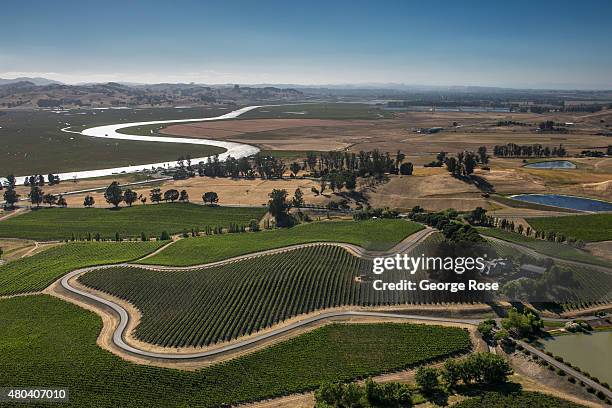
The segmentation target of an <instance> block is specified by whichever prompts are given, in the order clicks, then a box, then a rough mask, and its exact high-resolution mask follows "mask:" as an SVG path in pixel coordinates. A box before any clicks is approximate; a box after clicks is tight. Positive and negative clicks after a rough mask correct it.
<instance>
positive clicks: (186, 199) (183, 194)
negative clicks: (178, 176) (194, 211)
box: [179, 190, 189, 203]
mask: <svg viewBox="0 0 612 408" xmlns="http://www.w3.org/2000/svg"><path fill="white" fill-rule="evenodd" d="M179 201H180V202H182V203H188V202H189V193H187V190H181V193H180V197H179Z"/></svg>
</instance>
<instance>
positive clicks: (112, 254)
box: [0, 241, 163, 296]
mask: <svg viewBox="0 0 612 408" xmlns="http://www.w3.org/2000/svg"><path fill="white" fill-rule="evenodd" d="M161 245H163V242H161V241H158V242H154V241H149V242H75V243H68V244H64V245H60V246H57V247H53V248H50V249H47V250H45V251H42V252H39V253H37V254H36V255H33V256H30V257H27V258H21V259H18V260H15V261H12V262H9V263H7V264H5V265H2V266H0V296H1V295H12V294H15V293H23V292H34V291H38V290H42V289H44V288H46V287H47V286H49V285H50V284H51V283H53V281H54V280H56V279H58V278H59V277H60V276H62V275H64V274H66V273H68V272H70V271H72V270H74V269H77V268H83V267H85V266H93V265H103V264H112V263H117V262H127V261H132V260H134V259H138V258H140V257H143V256H145V255H146V254H148V253H150V252H153V251H154V250H156V249H157V248H159V247H160V246H161Z"/></svg>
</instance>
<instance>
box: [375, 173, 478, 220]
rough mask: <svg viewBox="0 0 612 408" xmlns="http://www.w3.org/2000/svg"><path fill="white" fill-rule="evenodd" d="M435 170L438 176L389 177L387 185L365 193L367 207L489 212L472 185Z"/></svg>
mask: <svg viewBox="0 0 612 408" xmlns="http://www.w3.org/2000/svg"><path fill="white" fill-rule="evenodd" d="M428 170H430V169H428ZM431 170H433V169H431ZM436 170H437V173H438V174H430V175H426V176H425V175H424V176H418V175H416V174H418V173H415V175H413V176H393V177H391V178H390V180H389V182H388V183H385V184H382V185H380V186H377V187H375V188H373V189H372V191H370V192H369V193H368V198H369V201H370V204H371V205H372V206H373V207H392V208H401V209H410V208H412V207H414V206H416V205H419V206H421V207H423V208H425V209H426V210H434V211H437V210H444V209H447V208H454V209H456V210H459V211H463V210H472V209H474V208H475V207H478V206H480V207H483V208H490V206H489V205H488V203H487V201H486V199H485V198H483V197H482V193H481V192H480V191H479V190H478V189H477V188H476V187H475V186H474V185H472V184H468V183H464V182H462V181H460V180H458V179H456V178H453V177H452V176H451V175H450V174H448V172H446V170H444V169H436ZM431 173H433V171H431Z"/></svg>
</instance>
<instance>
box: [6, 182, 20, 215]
mask: <svg viewBox="0 0 612 408" xmlns="http://www.w3.org/2000/svg"><path fill="white" fill-rule="evenodd" d="M17 201H19V194H18V193H17V191H16V190H15V186H14V185H13V187H11V185H10V184H9V185H8V186H7V188H6V191H5V192H4V202H5V204H4V207H5V208H11V209H14V208H15V203H16V202H17Z"/></svg>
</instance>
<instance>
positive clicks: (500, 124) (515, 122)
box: [497, 120, 529, 126]
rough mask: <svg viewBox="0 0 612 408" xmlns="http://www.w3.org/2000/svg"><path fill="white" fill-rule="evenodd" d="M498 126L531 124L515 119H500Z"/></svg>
mask: <svg viewBox="0 0 612 408" xmlns="http://www.w3.org/2000/svg"><path fill="white" fill-rule="evenodd" d="M497 126H529V123H525V122H517V121H515V120H498V121H497Z"/></svg>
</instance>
